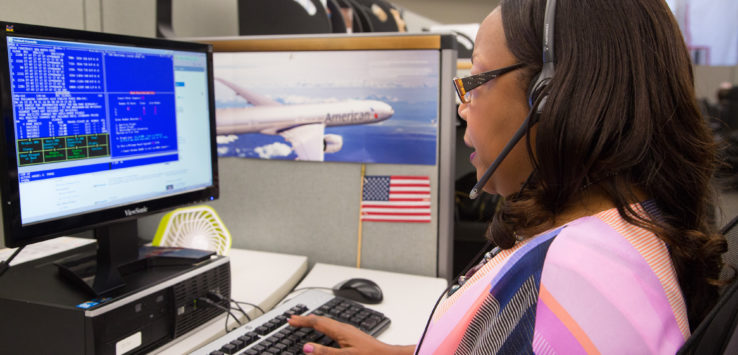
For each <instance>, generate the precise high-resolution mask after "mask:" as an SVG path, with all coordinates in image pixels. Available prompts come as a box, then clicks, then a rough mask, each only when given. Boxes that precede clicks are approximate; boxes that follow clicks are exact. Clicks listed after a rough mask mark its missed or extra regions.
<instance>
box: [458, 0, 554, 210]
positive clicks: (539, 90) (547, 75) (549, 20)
mask: <svg viewBox="0 0 738 355" xmlns="http://www.w3.org/2000/svg"><path fill="white" fill-rule="evenodd" d="M555 15H556V0H547V1H546V12H545V14H544V17H543V20H544V22H543V66H542V68H541V72H540V73H538V74H536V75H535V76H534V77H533V79H532V80H531V85H530V87H529V88H528V107H530V111H528V115H527V116H526V117H525V121H523V124H522V125H520V128H518V130H517V131H516V132H515V134H514V135H513V136H512V138H511V139H510V141H509V142H507V144H506V145H505V147H504V148H502V151H501V152H500V154H499V155H497V158H495V160H494V162H492V165H490V166H489V168H488V169H487V171H485V172H484V175H482V178H480V179H479V181H477V183H476V185H474V188H472V190H471V192H469V198H470V199H472V200H473V199H475V198H477V197H478V196H479V193H480V191H481V190H482V188H483V187H484V185H486V184H487V181H489V178H490V177H492V174H493V173H494V172H495V170H497V168H498V167H499V166H500V164H501V163H502V161H503V160H504V159H505V157H507V154H509V153H510V151H511V150H512V148H513V147H514V146H515V145H516V144H518V142H519V141H520V139H521V138H523V135H525V132H526V131H527V130H528V126H529V125H530V124H532V123H535V121H536V120H537V119H538V117H539V116H540V115H541V112H543V107H544V106H545V104H546V100H547V99H548V92H547V91H546V87H547V86H548V83H549V82H550V81H551V78H553V76H554V18H555V17H556V16H555Z"/></svg>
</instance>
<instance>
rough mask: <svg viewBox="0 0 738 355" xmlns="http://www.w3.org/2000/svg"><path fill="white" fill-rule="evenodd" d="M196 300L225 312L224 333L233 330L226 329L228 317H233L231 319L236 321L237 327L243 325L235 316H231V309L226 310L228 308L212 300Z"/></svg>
mask: <svg viewBox="0 0 738 355" xmlns="http://www.w3.org/2000/svg"><path fill="white" fill-rule="evenodd" d="M197 300H198V301H202V302H205V303H207V304H209V305H211V306H213V307H216V308H220V309H222V310H224V311H226V312H227V314H226V319H225V331H226V333H230V332H231V330H233V329H230V330H229V329H228V318H229V317H233V319H235V320H236V323H238V326H239V327H240V326H242V325H243V324H241V321H240V320H238V317H236V315H235V314H233V312H232V309H231V308H228V307H225V306H223V305H221V304H218V303H216V302H214V301H212V300H211V299H210V298H208V297H198V298H197ZM234 329H235V328H234Z"/></svg>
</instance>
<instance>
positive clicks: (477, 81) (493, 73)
mask: <svg viewBox="0 0 738 355" xmlns="http://www.w3.org/2000/svg"><path fill="white" fill-rule="evenodd" d="M523 65H524V64H523V63H518V64H514V65H511V66H509V67H504V68H500V69H495V70H490V71H486V72H484V73H479V74H474V75H469V76H465V77H463V78H454V87H456V93H457V94H458V95H459V100H461V102H463V103H465V104H468V103H470V102H471V95H469V92H470V91H472V90H474V89H476V88H477V87H478V86H481V85H483V84H484V83H486V82H488V81H490V80H492V79H494V78H496V77H498V76H500V75H502V74H505V73H509V72H511V71H513V70H515V69H518V68H520V67H522V66H523Z"/></svg>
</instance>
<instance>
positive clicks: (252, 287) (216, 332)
mask: <svg viewBox="0 0 738 355" xmlns="http://www.w3.org/2000/svg"><path fill="white" fill-rule="evenodd" d="M228 256H229V257H230V261H231V298H232V299H234V300H236V301H240V302H249V303H254V304H257V305H258V306H259V307H261V308H263V309H264V310H267V311H268V310H269V309H271V308H272V307H274V305H276V304H277V303H278V302H279V301H280V300H282V298H284V296H286V295H287V293H288V292H289V291H290V290H291V289H292V288H294V286H295V284H297V282H298V281H300V279H301V278H302V276H303V275H305V272H306V271H307V265H308V264H307V257H306V256H299V255H287V254H276V253H267V252H261V251H252V250H242V249H231V251H230V253H229V254H228ZM242 307H243V308H244V310H245V311H246V312H247V313H248V314H249V316H250V317H255V316H259V315H260V314H261V313H260V312H259V311H258V310H257V309H255V308H253V307H250V306H242ZM234 314H235V315H237V316H239V319H241V321H245V319H246V318H245V317H243V316H242V315H241V314H240V313H238V312H234ZM228 326H229V328H234V327H236V326H237V324H236V323H235V322H234V321H233V320H232V318H231V321H230V323H229V325H228ZM224 334H225V315H221V316H219V317H217V318H215V319H213V320H212V321H210V322H208V323H206V324H204V325H203V326H201V327H198V328H196V329H194V330H193V331H191V332H189V333H187V334H183V335H182V336H181V337H179V338H177V339H175V340H174V341H172V342H171V343H170V344H167V345H165V346H164V347H162V348H159V349H157V350H155V351H154V352H153V353H155V354H185V353H189V352H191V351H194V350H196V349H198V348H199V347H201V346H203V345H205V344H207V343H209V342H210V341H212V340H214V339H216V338H218V337H220V336H222V335H224Z"/></svg>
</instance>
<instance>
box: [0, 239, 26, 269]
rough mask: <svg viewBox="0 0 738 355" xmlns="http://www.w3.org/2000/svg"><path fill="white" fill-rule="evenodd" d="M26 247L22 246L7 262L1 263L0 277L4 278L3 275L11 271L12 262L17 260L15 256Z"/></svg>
mask: <svg viewBox="0 0 738 355" xmlns="http://www.w3.org/2000/svg"><path fill="white" fill-rule="evenodd" d="M25 247H26V246H25V245H24V246H21V247H20V248H18V249H16V250H15V251H14V252H13V254H11V255H10V257H9V258H8V259H7V260H3V261H0V276H3V274H4V273H5V272H6V271H8V269H10V262H11V261H13V259H15V256H16V255H18V253H20V252H21V250H23V248H25Z"/></svg>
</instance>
